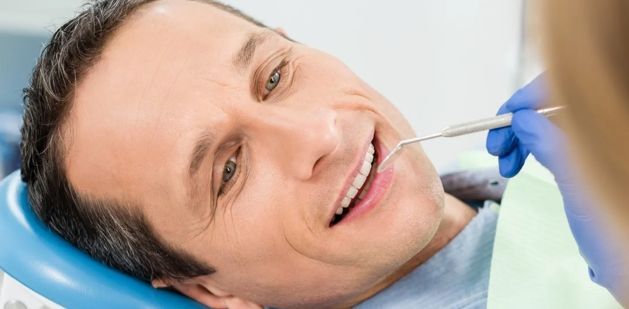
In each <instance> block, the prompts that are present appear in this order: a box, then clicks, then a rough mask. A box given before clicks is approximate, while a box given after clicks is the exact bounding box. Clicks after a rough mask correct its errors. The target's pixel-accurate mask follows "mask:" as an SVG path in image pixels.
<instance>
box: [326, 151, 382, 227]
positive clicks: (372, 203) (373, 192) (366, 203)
mask: <svg viewBox="0 0 629 309" xmlns="http://www.w3.org/2000/svg"><path fill="white" fill-rule="evenodd" d="M374 146H375V147H376V153H379V154H380V155H378V156H377V161H376V162H374V165H373V167H372V172H373V173H374V174H373V179H372V180H371V185H370V186H369V189H368V190H367V193H366V194H365V196H363V198H362V199H361V200H360V201H358V202H357V203H356V204H355V205H354V206H352V208H351V210H350V211H349V213H347V215H345V217H344V218H343V219H342V220H341V221H340V222H339V223H338V224H347V223H348V222H350V221H352V220H354V219H355V218H358V217H360V216H361V215H363V214H365V213H367V212H369V211H370V210H371V209H373V208H375V207H376V206H377V205H378V204H379V203H380V202H381V201H382V199H383V198H384V197H385V196H386V193H387V192H388V191H389V188H390V187H391V183H392V182H393V174H394V170H393V168H387V169H385V170H383V171H382V172H380V173H378V172H377V170H376V168H377V167H378V165H379V164H380V162H382V160H384V157H385V155H386V154H387V153H388V152H389V150H388V149H386V148H385V146H384V145H383V144H382V143H380V141H378V140H377V139H376V140H374Z"/></svg>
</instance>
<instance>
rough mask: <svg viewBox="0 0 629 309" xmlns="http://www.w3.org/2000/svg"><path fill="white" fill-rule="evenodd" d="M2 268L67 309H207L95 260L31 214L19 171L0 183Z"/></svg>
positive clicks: (9, 274)
mask: <svg viewBox="0 0 629 309" xmlns="http://www.w3.org/2000/svg"><path fill="white" fill-rule="evenodd" d="M0 269H1V270H2V271H4V272H5V273H6V274H7V275H8V276H10V277H11V278H14V279H15V280H17V281H19V283H21V284H22V285H24V286H26V287H28V288H29V289H30V290H32V291H33V292H35V293H37V294H39V295H41V296H43V297H44V298H46V299H48V300H50V301H51V302H53V303H54V304H58V305H60V306H62V307H67V308H203V306H202V305H200V304H198V303H197V302H195V301H193V300H191V299H188V298H186V297H184V296H181V295H179V294H176V293H174V292H170V291H166V290H156V289H154V288H153V287H151V286H150V285H149V284H147V283H145V282H142V281H139V280H137V279H135V278H132V277H130V276H128V275H125V274H123V273H121V272H118V271H116V270H114V269H111V268H109V267H107V266H105V265H104V264H101V263H99V262H97V261H95V260H93V259H92V258H91V257H89V256H88V255H87V254H85V253H83V252H82V251H80V250H78V249H76V248H75V247H73V246H72V245H71V244H70V243H68V242H66V241H65V240H63V239H62V238H61V237H59V236H58V235H57V234H55V233H53V232H52V231H50V230H49V229H48V228H47V227H46V226H45V225H44V224H43V223H42V222H41V221H40V220H39V219H38V218H37V216H36V215H35V213H34V212H33V211H32V210H31V208H30V205H29V203H28V198H27V192H26V185H25V184H24V183H23V182H22V181H21V179H20V172H19V170H18V171H16V172H13V173H12V174H10V175H8V176H7V177H6V178H5V179H4V180H2V182H1V183H0ZM0 279H1V278H0ZM7 304H8V303H7ZM7 304H0V306H2V307H3V308H9V307H7ZM11 308H26V306H23V307H19V306H18V307H11Z"/></svg>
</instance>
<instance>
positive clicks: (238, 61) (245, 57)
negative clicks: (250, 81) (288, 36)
mask: <svg viewBox="0 0 629 309" xmlns="http://www.w3.org/2000/svg"><path fill="white" fill-rule="evenodd" d="M268 35H269V34H268V33H267V32H266V31H259V32H255V33H252V34H250V35H249V37H248V38H247V41H245V44H243V45H242V47H241V48H240V50H239V51H238V53H237V54H236V56H235V57H234V65H235V66H236V67H237V68H239V69H243V68H246V67H247V66H249V64H250V63H251V59H253V55H254V53H255V51H256V47H257V46H258V45H260V43H262V42H263V41H264V40H265V39H266V38H267V36H268Z"/></svg>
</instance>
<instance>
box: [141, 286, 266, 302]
mask: <svg viewBox="0 0 629 309" xmlns="http://www.w3.org/2000/svg"><path fill="white" fill-rule="evenodd" d="M151 283H152V285H153V287H155V288H164V287H168V286H170V287H172V288H174V289H175V290H177V291H179V293H181V294H183V295H186V296H188V297H190V298H192V299H194V300H196V301H197V302H199V303H201V304H203V305H206V306H208V307H211V308H216V309H218V308H229V309H262V308H264V307H263V306H261V305H258V304H256V303H253V302H251V301H248V300H245V299H242V298H239V297H236V296H233V295H230V294H229V293H226V292H224V291H222V290H220V289H218V288H216V287H213V286H211V285H209V284H208V283H207V282H206V281H203V282H202V283H201V282H200V281H197V280H194V279H192V280H188V281H172V282H167V281H164V280H153V281H152V282H151Z"/></svg>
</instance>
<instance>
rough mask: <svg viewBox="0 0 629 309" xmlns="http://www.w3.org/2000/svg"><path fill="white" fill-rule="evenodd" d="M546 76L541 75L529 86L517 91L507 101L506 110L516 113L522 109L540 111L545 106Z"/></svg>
mask: <svg viewBox="0 0 629 309" xmlns="http://www.w3.org/2000/svg"><path fill="white" fill-rule="evenodd" d="M545 87H546V85H545V78H544V75H543V74H542V75H539V76H538V77H536V78H535V79H534V80H533V81H531V82H530V83H529V84H528V85H526V86H524V87H522V88H521V89H520V90H518V91H516V92H515V93H514V94H513V95H512V96H511V98H510V99H509V100H507V103H505V105H506V109H507V110H508V111H510V112H515V111H518V110H521V109H527V108H528V109H538V108H541V107H542V106H543V105H544V100H545V97H546V89H545Z"/></svg>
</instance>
